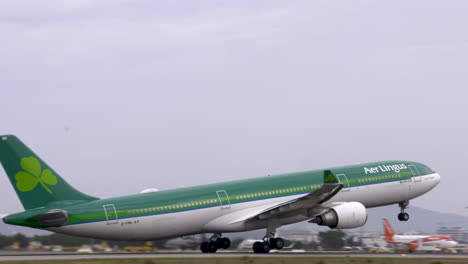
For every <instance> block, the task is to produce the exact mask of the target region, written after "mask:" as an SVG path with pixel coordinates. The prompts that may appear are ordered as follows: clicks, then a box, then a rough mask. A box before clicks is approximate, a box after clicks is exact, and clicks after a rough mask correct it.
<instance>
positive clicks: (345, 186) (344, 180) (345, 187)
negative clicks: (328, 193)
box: [336, 173, 351, 192]
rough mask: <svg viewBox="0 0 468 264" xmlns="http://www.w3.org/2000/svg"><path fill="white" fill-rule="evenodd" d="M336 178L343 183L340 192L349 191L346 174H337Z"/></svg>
mask: <svg viewBox="0 0 468 264" xmlns="http://www.w3.org/2000/svg"><path fill="white" fill-rule="evenodd" d="M336 178H337V179H338V181H339V182H340V183H341V184H343V189H341V192H349V191H350V190H351V188H349V181H348V177H346V174H344V173H342V174H337V175H336Z"/></svg>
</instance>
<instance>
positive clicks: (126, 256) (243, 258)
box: [0, 252, 468, 264]
mask: <svg viewBox="0 0 468 264" xmlns="http://www.w3.org/2000/svg"><path fill="white" fill-rule="evenodd" d="M0 263H2V264H14V263H15V264H16V263H70V264H85V263H86V264H89V263H109V264H112V263H142V264H152V263H154V264H179V263H181V264H237V263H241V264H285V263H287V264H306V263H307V264H342V263H344V264H348V263H349V264H361V263H362V264H369V263H371V264H400V263H401V264H445V263H446V264H452V263H457V264H458V263H468V255H465V254H367V253H361V254H359V253H357V254H355V253H328V254H323V253H272V254H251V253H218V254H201V253H180V252H179V253H175V252H174V253H99V254H87V255H78V254H72V253H55V254H54V253H26V252H22V253H12V252H0Z"/></svg>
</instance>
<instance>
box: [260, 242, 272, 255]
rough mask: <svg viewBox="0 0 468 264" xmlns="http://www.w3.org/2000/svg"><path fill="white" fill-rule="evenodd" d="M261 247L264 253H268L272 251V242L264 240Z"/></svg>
mask: <svg viewBox="0 0 468 264" xmlns="http://www.w3.org/2000/svg"><path fill="white" fill-rule="evenodd" d="M261 248H262V253H268V252H270V249H271V247H270V243H268V242H263V243H262V245H261Z"/></svg>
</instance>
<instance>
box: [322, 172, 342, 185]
mask: <svg viewBox="0 0 468 264" xmlns="http://www.w3.org/2000/svg"><path fill="white" fill-rule="evenodd" d="M323 183H339V181H338V179H337V178H336V176H335V174H333V173H332V172H331V171H330V170H324V171H323Z"/></svg>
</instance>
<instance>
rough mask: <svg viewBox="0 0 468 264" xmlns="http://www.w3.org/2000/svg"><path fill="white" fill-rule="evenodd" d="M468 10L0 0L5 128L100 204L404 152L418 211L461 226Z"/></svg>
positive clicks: (6, 188)
mask: <svg viewBox="0 0 468 264" xmlns="http://www.w3.org/2000/svg"><path fill="white" fill-rule="evenodd" d="M467 8H468V3H467V2H465V1H202V2H200V1H199V2H194V1H114V0H112V1H89V0H83V1H2V2H0V36H1V45H0V73H1V74H0V92H1V97H0V98H1V104H0V113H1V115H2V117H1V119H0V132H1V133H3V134H6V133H12V134H16V135H18V136H19V137H20V138H21V139H22V140H23V141H24V142H25V143H27V144H28V145H29V146H30V147H31V148H33V150H35V151H36V152H37V153H38V154H39V155H40V156H41V157H42V158H43V159H45V160H46V161H47V162H48V163H49V165H51V166H52V167H53V168H54V169H55V170H56V171H58V172H59V173H60V174H61V175H62V176H63V177H64V178H66V179H67V180H68V181H69V182H70V183H71V184H72V185H74V186H76V187H77V188H78V189H80V190H82V191H83V192H86V193H89V194H92V195H96V196H100V197H110V196H117V195H126V194H133V193H137V192H139V191H141V190H143V189H146V188H151V187H156V188H159V189H170V188H177V187H182V186H190V185H195V184H203V183H212V182H218V181H226V180H233V179H239V178H248V177H256V176H262V175H267V174H277V173H283V172H292V171H301V170H308V169H320V168H324V167H331V166H338V165H347V164H353V163H359V162H368V161H376V160H385V159H408V160H415V161H420V162H423V163H426V164H428V165H430V166H431V167H432V168H433V169H434V170H436V171H438V172H439V173H440V174H441V175H442V182H441V184H440V185H439V186H438V187H437V189H436V190H434V191H432V192H431V193H429V194H427V195H425V196H423V197H421V198H418V199H416V200H414V201H413V202H412V204H413V205H418V206H421V207H424V208H428V209H434V210H439V211H443V212H453V213H459V214H464V215H468V211H466V210H465V209H464V206H466V205H468V199H466V198H465V197H466V186H467V184H468V179H467V178H466V175H465V173H466V172H467V169H466V166H467V164H468V160H467V157H468V139H467V135H468V124H467V121H468V118H467V116H468V104H467V102H466V100H467V98H468V91H467V88H468V87H467V84H468V72H467V71H468V27H467V25H468V16H467V15H466V10H467ZM0 190H1V192H0V193H1V199H2V206H1V208H0V210H1V211H3V212H14V211H18V210H20V209H21V205H20V203H19V201H18V199H17V197H16V195H14V192H13V189H12V187H11V186H10V183H9V182H8V181H7V178H6V175H5V173H4V171H3V170H2V171H1V172H0ZM449 201H450V202H449ZM395 212H397V208H396V207H395Z"/></svg>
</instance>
